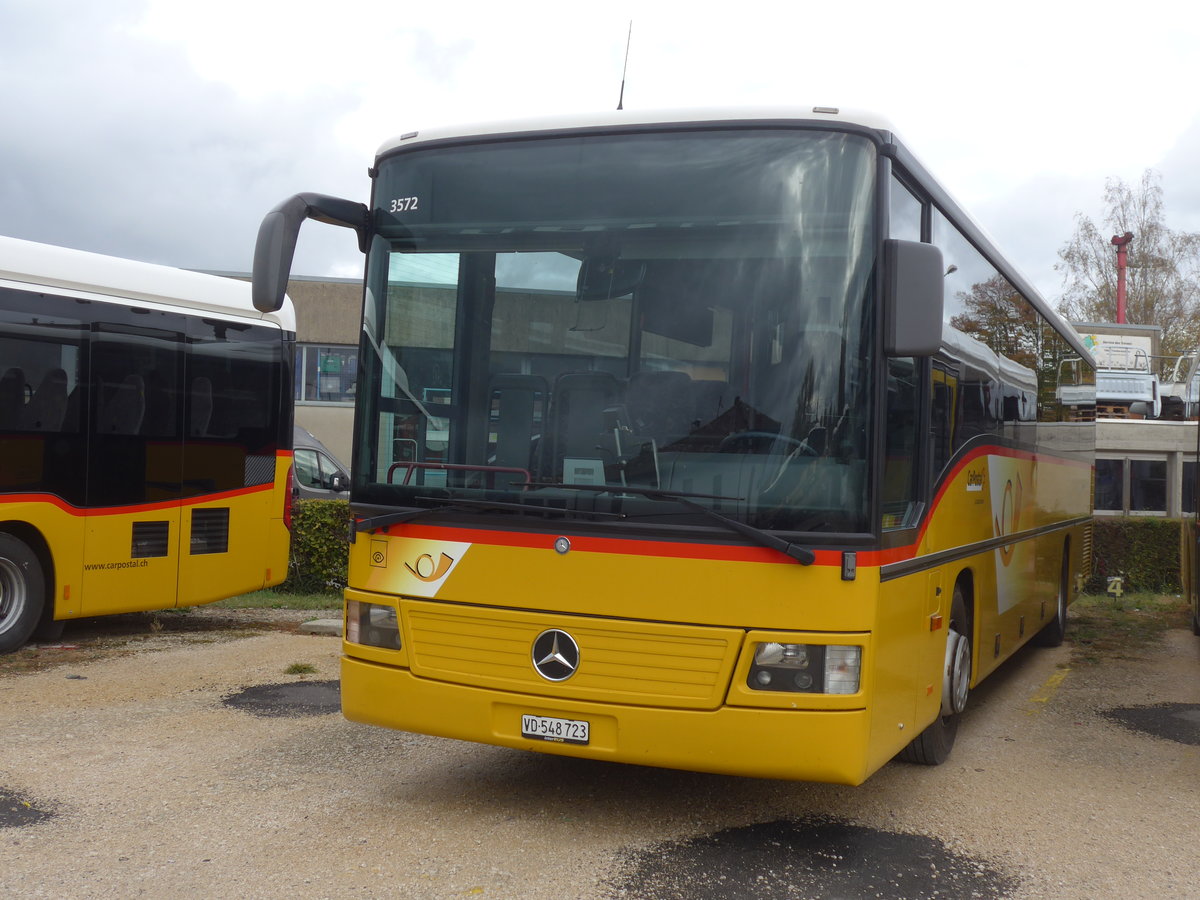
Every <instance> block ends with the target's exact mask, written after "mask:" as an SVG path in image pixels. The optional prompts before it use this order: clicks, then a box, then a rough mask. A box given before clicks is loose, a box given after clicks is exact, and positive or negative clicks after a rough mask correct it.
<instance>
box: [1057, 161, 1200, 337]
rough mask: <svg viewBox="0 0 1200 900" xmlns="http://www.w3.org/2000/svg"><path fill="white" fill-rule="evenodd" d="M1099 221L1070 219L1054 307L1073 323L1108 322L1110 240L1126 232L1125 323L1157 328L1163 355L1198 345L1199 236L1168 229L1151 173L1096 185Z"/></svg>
mask: <svg viewBox="0 0 1200 900" xmlns="http://www.w3.org/2000/svg"><path fill="white" fill-rule="evenodd" d="M1104 206H1105V211H1104V219H1103V221H1101V222H1100V223H1099V224H1097V223H1095V222H1093V221H1092V220H1091V219H1090V218H1088V217H1087V216H1085V215H1083V214H1082V213H1078V214H1076V216H1075V234H1074V235H1072V237H1071V239H1070V240H1069V241H1068V242H1067V243H1066V244H1065V245H1064V246H1063V247H1062V249H1061V250H1059V251H1058V255H1059V258H1060V259H1061V262H1059V263H1057V264H1056V265H1055V268H1056V269H1057V270H1059V271H1060V272H1062V273H1063V284H1064V285H1065V290H1064V292H1063V295H1062V298H1061V300H1060V301H1059V309H1060V310H1061V311H1062V313H1063V314H1064V315H1066V316H1067V317H1068V318H1069V319H1071V320H1073V321H1085V322H1115V321H1116V309H1117V261H1116V248H1115V247H1114V246H1113V245H1112V236H1113V235H1117V234H1124V233H1125V232H1127V231H1130V232H1133V242H1132V243H1131V244H1130V245H1129V259H1128V267H1127V270H1126V320H1127V321H1129V322H1130V323H1133V324H1138V325H1157V326H1159V327H1160V328H1161V329H1162V347H1163V350H1164V352H1167V353H1183V352H1186V351H1188V350H1191V349H1193V348H1195V347H1196V346H1197V345H1198V344H1200V234H1194V233H1191V232H1185V231H1173V230H1172V229H1170V228H1168V227H1167V225H1166V222H1165V221H1164V213H1163V190H1162V185H1161V184H1160V183H1159V175H1158V174H1157V173H1156V172H1154V171H1152V170H1150V169H1147V170H1146V171H1145V172H1144V173H1143V175H1142V180H1141V182H1140V183H1139V184H1138V185H1137V186H1136V187H1130V186H1129V185H1127V184H1126V183H1125V182H1124V181H1122V180H1121V179H1119V178H1110V179H1108V180H1107V181H1106V182H1105V185H1104Z"/></svg>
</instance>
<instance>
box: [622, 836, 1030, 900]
mask: <svg viewBox="0 0 1200 900" xmlns="http://www.w3.org/2000/svg"><path fill="white" fill-rule="evenodd" d="M608 886H609V887H610V888H611V890H612V895H613V896H620V897H629V898H637V900H726V898H738V900H742V898H747V900H751V898H762V900H767V898H770V900H776V898H803V900H860V898H872V900H875V898H879V897H888V898H891V900H925V898H930V900H932V898H940V900H945V898H969V897H980V898H985V897H986V898H989V900H992V898H1003V897H1007V896H1010V895H1011V894H1012V892H1013V891H1015V890H1016V889H1017V888H1018V887H1019V881H1018V879H1016V878H1015V877H1013V876H1011V875H1009V874H1007V873H1005V872H1003V871H1001V870H1000V869H998V868H996V867H995V866H994V865H992V864H991V863H989V862H985V861H983V860H978V859H973V858H971V857H969V856H965V855H963V854H961V853H956V852H954V851H952V850H950V849H948V848H947V847H946V845H945V844H943V843H942V842H941V841H939V840H937V839H936V838H931V837H926V836H923V835H918V834H900V833H897V832H892V831H880V830H878V829H875V828H868V827H866V826H864V825H857V824H854V823H851V822H845V821H841V820H838V819H826V818H813V819H802V820H782V821H777V822H767V823H761V824H757V825H747V826H744V827H740V828H727V829H725V830H723V831H718V832H716V833H714V834H710V835H704V836H702V837H696V838H690V839H688V840H685V841H675V842H668V843H664V844H657V845H654V846H652V847H650V848H648V849H642V850H638V851H635V852H633V853H631V854H629V855H628V857H627V858H626V859H625V861H624V863H623V864H622V866H621V871H620V873H619V874H618V876H617V877H616V878H615V879H614V880H612V881H610V882H609V885H608Z"/></svg>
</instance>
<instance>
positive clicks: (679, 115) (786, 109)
mask: <svg viewBox="0 0 1200 900" xmlns="http://www.w3.org/2000/svg"><path fill="white" fill-rule="evenodd" d="M792 121H795V122H837V123H839V124H842V125H859V126H862V127H866V128H874V129H876V130H878V131H885V132H891V131H892V126H891V123H889V122H888V121H887V120H886V119H884V118H883V117H881V116H879V115H876V114H874V113H871V112H867V111H864V110H851V109H838V108H836V107H831V106H747V107H732V106H731V107H711V108H703V107H702V108H697V109H645V110H631V109H626V110H611V111H608V112H593V113H574V114H571V115H561V116H550V117H543V118H533V119H514V120H509V121H497V122H480V123H475V124H471V125H451V126H440V127H433V128H428V129H424V130H422V131H410V132H406V133H404V134H400V135H397V136H396V137H394V138H392V139H391V140H389V141H385V142H384V143H383V145H382V146H381V147H380V148H379V152H378V153H377V154H376V156H377V157H378V156H383V155H384V154H386V153H390V152H391V151H392V150H395V149H397V148H399V147H401V146H404V147H408V146H411V145H413V144H423V143H426V142H429V141H442V140H454V139H459V138H468V137H485V136H496V135H501V134H526V133H536V132H544V131H568V130H575V129H582V128H612V127H618V128H623V127H628V126H630V125H633V126H637V125H663V124H684V123H688V122H697V123H700V122H792Z"/></svg>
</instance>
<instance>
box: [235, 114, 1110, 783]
mask: <svg viewBox="0 0 1200 900" xmlns="http://www.w3.org/2000/svg"><path fill="white" fill-rule="evenodd" d="M371 171H372V177H373V183H372V199H371V202H370V204H369V205H364V204H356V203H352V202H350V201H345V200H338V199H335V198H329V197H323V196H320V195H313V194H302V195H297V196H296V197H294V198H291V199H290V200H288V201H285V202H284V203H282V204H280V206H279V207H277V208H276V209H275V210H274V211H273V212H272V213H271V214H270V215H269V216H268V217H267V218H266V219H265V220H264V223H263V226H262V229H261V231H260V234H259V245H258V251H257V253H256V268H255V297H256V303H257V304H258V305H259V306H260V308H263V309H270V308H273V305H274V303H275V302H276V301H277V299H278V297H279V296H281V289H282V285H283V284H284V277H285V276H286V271H287V267H288V265H289V263H290V259H289V253H290V249H288V248H290V247H291V246H293V245H294V241H295V234H296V230H297V229H298V228H299V226H300V222H301V221H302V220H303V219H304V218H306V217H315V218H318V219H321V220H323V221H327V222H334V223H337V224H341V225H346V226H349V227H352V228H354V229H355V230H356V232H357V233H358V236H359V240H360V244H361V246H362V247H363V248H364V249H365V250H366V251H367V254H368V255H367V269H366V285H365V288H366V295H365V303H364V317H363V337H362V344H361V353H360V359H361V362H360V380H359V384H358V389H357V390H358V393H357V406H356V422H355V431H356V433H355V458H354V472H355V475H354V485H353V488H352V494H351V496H352V508H353V513H354V517H355V539H354V543H353V546H352V550H351V556H350V573H349V588H348V589H347V591H346V640H345V643H344V658H343V668H342V698H343V709H344V711H345V714H346V715H347V716H348V717H349V718H351V719H354V720H358V721H363V722H371V723H375V724H378V725H382V726H385V727H391V728H401V729H409V730H414V731H421V732H426V733H429V734H437V735H444V736H449V737H455V738H461V739H464V740H472V741H482V742H487V743H493V744H501V745H505V746H509V747H514V748H518V749H525V750H537V751H541V752H546V753H557V754H565V755H570V756H578V757H583V758H589V759H604V760H611V761H618V762H630V763H639V764H644V765H654V766H668V767H676V768H685V769H695V770H702V771H710V772H722V773H733V774H744V775H756V776H766V777H775V778H792V779H811V780H819V781H829V782H838V783H845V784H857V783H860V782H862V781H863V780H864V779H866V778H867V777H869V776H870V775H871V773H872V772H874V771H876V770H877V769H878V768H879V767H880V766H882V765H884V764H885V763H886V762H888V761H889V760H890V759H892V758H893V757H895V756H896V755H897V754H901V755H902V756H903V757H905V758H907V759H909V760H912V761H916V762H924V763H938V762H941V761H942V760H944V759H945V758H946V756H947V754H948V753H949V752H950V748H951V745H952V743H953V740H954V735H955V730H956V728H957V723H958V721H959V717H958V714H959V713H961V712H962V710H963V708H964V705H965V704H966V703H967V701H968V696H969V693H970V690H971V688H972V687H974V686H975V685H976V684H977V683H978V682H979V681H980V680H981V679H982V678H984V677H985V676H986V675H987V674H988V673H990V672H991V671H993V670H994V669H995V668H996V667H997V666H999V665H1000V663H1001V662H1002V661H1003V660H1005V659H1007V658H1009V657H1010V656H1011V655H1012V654H1013V653H1014V652H1015V651H1016V650H1017V649H1018V648H1019V647H1020V646H1021V645H1022V644H1024V643H1025V642H1026V641H1028V640H1030V639H1031V638H1033V637H1035V636H1037V637H1039V638H1040V639H1041V640H1042V641H1043V642H1047V643H1055V642H1058V641H1061V640H1062V634H1063V629H1064V627H1065V624H1066V615H1067V604H1068V603H1069V602H1070V601H1071V600H1072V599H1073V598H1074V596H1075V593H1076V591H1077V585H1078V582H1079V579H1080V576H1081V575H1082V574H1083V573H1085V572H1086V571H1087V569H1088V565H1089V562H1088V558H1089V540H1090V511H1091V481H1092V476H1091V473H1092V450H1093V425H1092V420H1093V418H1094V378H1093V376H1092V374H1091V371H1090V363H1089V361H1088V360H1089V358H1088V356H1087V354H1086V352H1085V351H1084V348H1083V346H1082V344H1081V343H1080V341H1079V339H1078V337H1077V336H1076V335H1075V333H1074V332H1073V331H1072V330H1071V328H1070V327H1069V326H1068V325H1067V324H1066V323H1064V322H1063V321H1062V320H1061V319H1060V318H1059V317H1058V315H1057V314H1056V313H1055V312H1054V311H1053V310H1051V309H1050V308H1049V307H1048V305H1047V304H1046V303H1045V302H1044V301H1043V300H1042V299H1041V298H1040V297H1038V295H1037V293H1036V291H1035V290H1034V289H1033V288H1032V286H1031V285H1030V284H1029V283H1028V282H1027V281H1026V280H1025V279H1023V278H1022V277H1021V276H1019V275H1018V274H1016V273H1015V272H1014V271H1013V270H1012V269H1011V267H1010V266H1009V265H1008V264H1007V263H1006V262H1005V260H1004V259H1003V258H1002V257H1001V256H1000V254H999V253H998V251H997V250H996V249H995V247H994V246H993V245H992V243H991V242H990V241H989V240H988V239H987V238H986V237H985V236H984V235H983V234H982V232H981V231H980V229H979V228H978V227H977V226H976V225H974V223H973V222H972V221H971V220H970V218H969V217H968V216H967V215H966V214H965V213H964V212H963V211H962V210H961V209H960V208H959V206H958V205H957V204H956V203H955V202H954V201H953V200H952V199H951V198H950V197H949V195H948V194H947V193H946V192H945V191H944V190H943V189H942V188H941V187H940V186H939V185H938V184H937V183H936V182H935V181H934V180H933V179H932V178H931V177H930V176H929V175H928V173H927V172H926V171H925V169H924V168H923V167H922V166H921V164H920V163H919V162H918V161H917V160H916V159H915V158H914V157H913V156H912V155H911V153H909V151H908V150H907V149H906V148H905V147H904V145H903V143H902V142H901V141H900V140H899V139H898V138H897V137H896V135H895V134H894V132H893V131H892V129H891V128H890V127H889V126H888V125H887V124H886V123H885V122H883V121H882V120H880V119H878V118H876V117H873V116H869V115H855V114H847V113H843V112H840V111H838V110H835V109H828V108H819V107H818V108H811V109H788V110H778V109H775V110H757V111H755V110H715V111H712V110H710V111H702V112H686V111H685V112H680V111H671V112H654V113H637V112H632V111H625V112H617V113H612V114H608V115H602V116H594V117H579V118H573V119H561V120H555V121H544V122H537V123H524V124H488V125H482V126H477V127H473V128H464V129H448V130H441V131H436V132H411V133H407V134H404V135H402V136H401V137H399V138H397V139H396V140H394V141H390V142H388V143H387V144H385V145H384V146H383V147H382V148H381V150H380V152H379V154H378V156H377V158H376V160H375V165H374V167H373V168H372V170H371ZM1068 360H1071V361H1072V362H1071V364H1069V365H1067V364H1064V363H1065V362H1066V361H1068ZM1075 360H1078V362H1074V361H1075ZM1062 373H1071V375H1070V377H1071V383H1070V384H1069V385H1066V384H1063V383H1061V382H1062V380H1063V378H1064V376H1063V374H1062ZM1063 398H1069V401H1070V402H1066V401H1064V399H1063Z"/></svg>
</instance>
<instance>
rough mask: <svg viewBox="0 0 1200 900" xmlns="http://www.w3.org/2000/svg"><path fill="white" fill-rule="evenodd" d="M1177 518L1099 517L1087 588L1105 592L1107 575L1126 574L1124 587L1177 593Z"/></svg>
mask: <svg viewBox="0 0 1200 900" xmlns="http://www.w3.org/2000/svg"><path fill="white" fill-rule="evenodd" d="M1179 529H1180V522H1179V520H1178V519H1139V518H1108V517H1098V518H1097V519H1096V526H1095V539H1094V541H1093V543H1092V578H1091V580H1090V581H1089V582H1088V585H1087V590H1088V591H1089V592H1092V593H1100V594H1102V593H1104V592H1105V590H1107V586H1108V577H1109V576H1110V575H1123V576H1124V577H1125V582H1124V589H1125V591H1149V592H1152V593H1178V592H1179V591H1180V590H1181V589H1182V588H1181V584H1180V580H1179V540H1180V531H1179Z"/></svg>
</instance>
